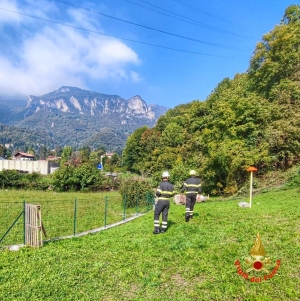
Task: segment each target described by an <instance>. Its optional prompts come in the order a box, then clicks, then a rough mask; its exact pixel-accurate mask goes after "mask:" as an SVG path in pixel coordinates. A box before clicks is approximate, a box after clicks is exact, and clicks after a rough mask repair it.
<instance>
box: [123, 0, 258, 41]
mask: <svg viewBox="0 0 300 301" xmlns="http://www.w3.org/2000/svg"><path fill="white" fill-rule="evenodd" d="M125 1H128V2H131V3H133V4H136V5H138V4H137V3H134V2H132V1H130V0H125ZM139 1H141V2H143V3H146V4H148V5H151V6H154V7H156V8H158V9H161V10H163V11H166V12H169V13H171V14H173V15H176V16H179V17H181V18H184V19H186V20H182V19H179V20H181V21H184V22H187V20H188V21H189V22H188V23H190V24H193V25H196V26H200V27H204V28H207V29H210V30H214V31H217V32H221V33H225V34H230V35H233V36H238V37H244V38H250V39H253V37H249V36H245V35H240V34H236V33H233V32H229V31H226V30H223V29H220V28H217V27H214V26H211V25H207V24H205V23H202V22H199V21H197V20H193V19H191V18H188V17H186V16H183V15H180V14H177V13H174V12H172V11H170V10H168V9H164V8H162V7H160V6H158V5H154V4H152V3H150V2H148V1H145V0H139ZM174 1H176V0H174ZM177 2H179V3H182V4H185V5H187V6H189V7H192V8H194V7H193V6H190V5H188V4H186V3H184V2H181V1H177ZM144 7H145V8H147V9H150V8H148V7H146V6H144ZM194 9H196V8H194ZM156 12H157V11H156ZM158 13H160V12H158ZM203 13H204V12H203ZM206 14H208V15H210V16H213V15H211V14H209V13H206ZM167 16H170V15H167ZM170 17H174V16H170ZM213 17H214V16H213ZM176 19H178V18H176Z"/></svg>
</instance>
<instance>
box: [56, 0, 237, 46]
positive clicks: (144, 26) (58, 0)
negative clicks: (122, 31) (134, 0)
mask: <svg viewBox="0 0 300 301" xmlns="http://www.w3.org/2000/svg"><path fill="white" fill-rule="evenodd" d="M54 1H56V2H60V3H63V4H66V5H70V6H73V7H78V8H81V9H84V10H87V11H90V12H92V13H95V14H98V15H101V16H103V17H107V18H110V19H113V20H117V21H121V22H125V23H128V24H131V25H135V26H139V27H142V28H146V29H149V30H153V31H157V32H160V33H163V34H167V35H171V36H174V37H177V38H181V39H185V40H189V41H193V42H197V43H201V44H206V45H210V46H213V47H219V48H224V49H234V50H239V49H237V48H235V47H229V46H224V45H221V44H216V43H210V42H205V41H202V40H198V39H194V38H189V37H186V36H182V35H178V34H175V33H171V32H167V31H164V30H160V29H155V28H153V27H149V26H146V25H141V24H137V23H134V22H131V21H127V20H123V19H120V18H117V17H113V16H110V15H107V14H103V13H101V12H98V11H95V10H93V9H90V8H86V7H83V6H80V5H76V4H73V3H70V2H67V1H63V0H54ZM239 51H241V50H239Z"/></svg>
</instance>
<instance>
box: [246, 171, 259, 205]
mask: <svg viewBox="0 0 300 301" xmlns="http://www.w3.org/2000/svg"><path fill="white" fill-rule="evenodd" d="M246 170H247V171H249V172H250V208H251V206H252V185H253V184H252V183H253V172H254V171H258V169H257V168H255V167H253V166H250V167H248V168H247V169H246Z"/></svg>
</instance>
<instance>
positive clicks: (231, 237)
mask: <svg viewBox="0 0 300 301" xmlns="http://www.w3.org/2000/svg"><path fill="white" fill-rule="evenodd" d="M240 201H248V200H247V199H244V200H240V199H239V200H227V201H216V200H215V201H213V200H210V201H208V202H206V203H197V204H196V207H195V210H194V212H195V213H194V216H195V217H194V219H193V220H191V222H189V223H186V222H185V221H184V210H185V209H184V206H182V205H175V204H172V205H171V208H170V211H169V229H168V231H167V232H166V233H164V234H159V235H153V234H152V231H153V213H152V212H150V213H148V214H146V215H144V216H142V217H139V218H138V219H136V220H134V221H132V222H129V223H127V224H123V225H121V226H118V227H115V228H111V229H108V230H105V231H101V232H99V233H97V234H90V235H87V236H83V237H80V238H73V239H66V240H62V241H55V242H51V243H47V244H45V245H44V246H43V247H42V248H39V249H30V248H22V249H20V250H19V251H18V252H13V251H9V250H2V251H1V252H0V256H1V261H0V300H3V301H6V300H7V301H12V300H18V301H19V300H24V301H27V300H30V301H35V300H36V301H41V300H43V301H44V300H59V301H61V300H74V301H75V300H86V301H90V300H95V301H99V300H105V301H115V300H116V301H117V300H118V301H119V300H149V301H150V300H162V301H164V300H172V301H173V300H179V301H189V300H249V301H250V300H257V301H263V300H300V264H299V258H300V256H299V255H300V206H299V201H300V194H299V189H291V190H282V191H273V192H267V193H264V194H260V195H257V196H255V197H254V198H253V207H252V208H251V209H250V208H240V207H239V206H238V202H240ZM257 233H259V234H260V237H261V240H262V243H263V246H264V248H265V250H266V257H269V258H270V260H271V263H270V265H269V267H268V269H269V271H270V272H271V271H272V270H273V269H274V267H275V266H276V261H277V260H281V264H280V267H279V269H278V271H277V273H276V274H275V275H274V276H273V277H272V278H270V279H268V280H266V281H264V280H263V281H262V282H259V283H255V282H251V281H250V280H247V279H244V278H243V277H241V276H240V275H239V274H238V272H237V266H236V265H235V264H234V263H235V262H236V261H237V260H240V264H241V266H242V268H243V270H246V269H247V268H248V267H247V265H246V263H245V259H246V257H249V256H250V250H251V248H252V247H253V245H254V242H255V238H256V235H257ZM249 275H250V276H251V277H253V276H255V277H256V278H260V277H263V276H264V275H265V273H264V272H261V271H256V272H250V273H249Z"/></svg>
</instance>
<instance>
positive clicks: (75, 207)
mask: <svg viewBox="0 0 300 301" xmlns="http://www.w3.org/2000/svg"><path fill="white" fill-rule="evenodd" d="M76 222H77V198H75V200H74V236H75V235H76Z"/></svg>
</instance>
